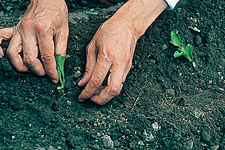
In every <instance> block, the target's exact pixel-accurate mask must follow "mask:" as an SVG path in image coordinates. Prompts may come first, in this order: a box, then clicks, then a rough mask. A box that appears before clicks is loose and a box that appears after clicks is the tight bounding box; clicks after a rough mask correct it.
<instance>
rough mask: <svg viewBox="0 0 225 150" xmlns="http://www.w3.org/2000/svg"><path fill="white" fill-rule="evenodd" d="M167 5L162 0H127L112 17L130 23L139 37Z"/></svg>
mask: <svg viewBox="0 0 225 150" xmlns="http://www.w3.org/2000/svg"><path fill="white" fill-rule="evenodd" d="M167 7H168V5H167V3H166V2H165V1H164V0H129V1H128V2H127V3H126V4H124V5H123V6H122V7H121V8H120V9H119V10H118V11H117V12H116V13H115V14H114V16H113V17H112V19H113V18H123V19H125V20H127V21H129V22H130V23H131V26H132V27H133V29H134V30H135V32H136V35H137V38H140V37H141V36H142V35H143V34H144V32H145V31H146V29H147V28H148V27H149V26H150V25H151V24H152V23H153V22H154V20H155V19H156V18H157V17H158V16H159V15H160V14H161V13H162V12H163V11H164V10H165V9H166V8H167Z"/></svg>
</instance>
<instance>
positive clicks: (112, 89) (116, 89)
mask: <svg viewBox="0 0 225 150" xmlns="http://www.w3.org/2000/svg"><path fill="white" fill-rule="evenodd" d="M109 93H110V94H111V95H112V96H116V95H119V94H120V86H116V85H114V86H111V87H110V89H109Z"/></svg>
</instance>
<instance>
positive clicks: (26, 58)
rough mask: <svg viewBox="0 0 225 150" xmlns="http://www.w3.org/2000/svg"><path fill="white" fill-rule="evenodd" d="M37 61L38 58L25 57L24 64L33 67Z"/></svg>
mask: <svg viewBox="0 0 225 150" xmlns="http://www.w3.org/2000/svg"><path fill="white" fill-rule="evenodd" d="M35 59H36V58H31V57H24V60H23V61H24V63H25V64H26V65H33V64H34V62H35Z"/></svg>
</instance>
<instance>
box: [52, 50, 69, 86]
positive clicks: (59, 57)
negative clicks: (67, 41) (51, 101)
mask: <svg viewBox="0 0 225 150" xmlns="http://www.w3.org/2000/svg"><path fill="white" fill-rule="evenodd" d="M69 57H70V56H69V55H66V56H65V57H63V56H62V55H61V54H59V55H55V59H56V65H57V67H56V69H57V71H58V75H59V81H60V84H61V86H58V87H57V89H63V88H64V85H65V75H64V63H65V60H66V59H67V58H69Z"/></svg>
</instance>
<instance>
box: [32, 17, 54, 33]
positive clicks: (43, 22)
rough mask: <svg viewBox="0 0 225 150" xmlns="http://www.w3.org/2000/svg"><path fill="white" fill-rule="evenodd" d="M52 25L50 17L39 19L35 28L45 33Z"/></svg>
mask: <svg viewBox="0 0 225 150" xmlns="http://www.w3.org/2000/svg"><path fill="white" fill-rule="evenodd" d="M50 26H51V21H49V20H48V19H38V20H37V21H36V23H35V29H36V31H37V32H38V33H40V34H44V33H46V32H47V31H48V29H49V28H50Z"/></svg>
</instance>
